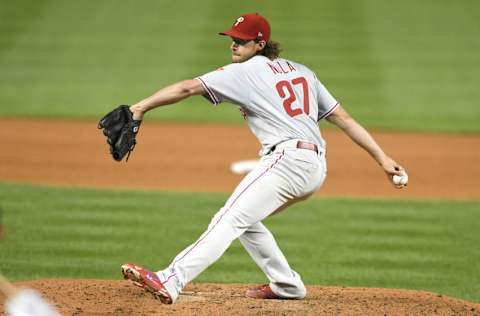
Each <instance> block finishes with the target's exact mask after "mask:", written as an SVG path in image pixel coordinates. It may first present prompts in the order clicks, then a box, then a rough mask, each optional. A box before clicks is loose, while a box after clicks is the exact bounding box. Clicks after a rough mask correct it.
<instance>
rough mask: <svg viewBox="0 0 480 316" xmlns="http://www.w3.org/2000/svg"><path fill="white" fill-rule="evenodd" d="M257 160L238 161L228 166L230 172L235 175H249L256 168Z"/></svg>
mask: <svg viewBox="0 0 480 316" xmlns="http://www.w3.org/2000/svg"><path fill="white" fill-rule="evenodd" d="M258 164H259V161H258V160H240V161H236V162H234V163H232V164H231V165H230V170H231V171H232V172H233V173H235V174H243V173H249V172H250V171H252V170H253V169H255V167H256V166H258Z"/></svg>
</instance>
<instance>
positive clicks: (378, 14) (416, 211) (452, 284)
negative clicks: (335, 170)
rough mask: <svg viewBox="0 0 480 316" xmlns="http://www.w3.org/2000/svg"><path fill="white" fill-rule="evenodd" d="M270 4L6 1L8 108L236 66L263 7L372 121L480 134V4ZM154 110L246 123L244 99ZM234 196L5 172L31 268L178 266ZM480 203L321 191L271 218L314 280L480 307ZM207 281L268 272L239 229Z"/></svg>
mask: <svg viewBox="0 0 480 316" xmlns="http://www.w3.org/2000/svg"><path fill="white" fill-rule="evenodd" d="M257 2H258V1H241V2H238V3H235V5H232V4H231V3H230V2H228V1H221V0H205V1H201V2H200V1H154V0H141V1H133V0H128V1H122V2H121V4H120V3H119V2H117V1H113V0H108V1H107V0H101V1H93V0H87V1H77V2H72V1H60V0H56V1H55V0H45V1H34V0H18V1H2V2H1V4H0V6H1V9H0V118H11V119H12V120H13V119H16V118H29V119H35V120H37V119H39V120H45V122H46V125H48V121H49V120H52V119H56V120H61V119H82V120H87V121H92V122H93V121H96V120H97V119H98V118H99V117H101V116H102V115H103V114H104V113H105V112H107V111H108V110H110V109H112V108H113V107H114V106H116V105H117V104H120V103H126V104H130V103H132V102H135V101H138V100H139V99H140V98H143V97H145V96H148V95H149V94H151V93H152V92H154V91H155V90H156V89H158V88H159V87H161V86H163V85H165V84H168V83H171V82H174V81H177V80H181V79H186V78H192V77H195V76H197V75H200V74H203V73H205V72H208V71H210V70H213V69H216V68H218V67H220V66H222V65H224V64H227V63H228V62H229V54H228V45H229V42H228V40H227V39H225V38H221V37H219V36H217V35H216V34H217V32H218V31H221V30H223V28H224V27H223V26H225V25H229V24H231V21H232V19H234V18H235V17H236V16H237V15H238V14H239V13H243V12H260V13H262V14H264V15H265V16H267V17H268V18H269V19H270V21H271V24H272V26H273V30H274V31H273V33H272V37H273V39H275V40H278V41H279V42H280V43H282V44H283V48H284V54H283V55H284V56H285V57H287V58H291V59H293V60H296V61H298V62H300V63H304V64H307V65H309V66H311V68H312V69H313V70H315V71H316V72H317V74H318V76H319V78H320V80H322V82H323V83H324V84H325V85H326V86H327V87H328V88H329V90H330V91H331V92H332V94H333V95H334V96H335V97H336V98H337V99H339V100H340V101H341V102H342V104H343V105H344V106H345V107H346V108H347V109H348V110H349V111H350V112H351V113H352V114H353V116H354V117H355V118H357V119H358V121H360V122H361V123H362V124H364V125H365V126H366V127H367V128H370V129H372V130H392V131H401V132H407V133H414V132H422V133H432V132H435V133H445V134H447V133H459V134H460V133H468V134H471V135H474V136H475V135H478V134H479V133H480V124H479V122H480V107H479V106H478V100H480V89H478V78H480V55H479V54H478V52H479V51H480V37H479V36H478V34H479V33H480V2H479V1H474V0H459V1H448V0H425V1H415V0H406V1H401V2H398V1H397V2H392V1H383V0H361V1H360V0H350V1H313V0H312V1H305V2H301V3H299V2H295V1H288V0H278V1H264V2H262V3H260V4H258V3H257ZM153 121H157V122H164V121H169V122H190V123H199V124H202V123H207V122H208V123H219V122H222V123H228V124H243V120H242V118H241V116H240V115H239V114H238V110H237V109H235V108H234V107H231V106H228V105H227V106H220V107H218V108H213V107H211V106H209V105H208V104H207V103H206V102H205V101H203V100H201V99H200V98H196V99H192V100H189V101H185V102H182V103H181V104H179V105H177V106H174V107H169V108H165V109H163V110H159V111H157V112H152V114H151V115H150V114H149V115H148V118H147V122H148V123H153ZM322 127H323V126H322ZM245 128H246V127H245ZM20 132H21V131H19V133H20ZM93 132H94V133H98V131H96V130H94V131H93ZM39 133H41V131H39ZM72 137H76V136H75V135H72ZM1 142H2V140H0V144H1ZM59 146H61V144H59ZM7 152H8V148H3V146H2V153H1V154H2V155H4V154H5V155H7ZM32 154H33V155H35V153H32ZM133 159H135V157H133ZM432 159H433V158H432ZM398 160H401V157H398ZM112 163H113V162H112ZM406 167H407V170H408V166H406ZM0 171H1V169H0ZM152 172H154V171H152ZM0 174H1V173H0ZM45 177H46V178H48V175H46V176H45ZM227 197H228V191H226V192H225V193H196V192H191V193H178V192H159V191H139V190H133V189H132V190H130V191H120V190H116V191H115V190H106V189H102V190H97V189H93V188H85V189H74V188H62V187H53V186H42V185H40V184H38V185H24V184H18V183H15V184H14V183H10V182H7V181H5V180H4V179H2V178H1V177H0V216H1V217H0V223H3V225H4V226H5V227H6V228H7V230H6V235H5V239H4V240H3V241H0V272H1V273H3V274H5V275H6V276H8V277H9V278H10V279H11V280H13V281H19V280H32V279H44V278H74V279H75V278H87V279H94V278H97V279H119V276H120V274H119V266H120V264H121V263H123V262H128V261H130V260H135V261H136V260H138V258H141V262H140V263H141V264H144V265H145V266H150V267H159V268H160V267H163V266H165V265H166V264H168V263H169V261H170V260H171V259H172V258H173V257H174V256H175V255H176V254H177V252H178V251H179V250H181V249H183V247H185V246H186V245H188V244H189V243H191V242H192V241H194V239H195V238H197V237H198V236H199V234H200V233H201V232H202V231H203V230H204V229H205V227H206V226H207V224H208V222H209V220H210V218H211V216H212V215H213V214H214V212H215V211H216V210H217V209H218V208H219V207H221V206H222V203H223V202H224V201H225V199H226V198H227ZM479 215H480V201H479V200H472V201H455V202H453V201H445V200H438V201H434V200H418V199H417V200H414V201H409V200H386V199H355V198H352V197H339V198H336V199H332V198H312V199H310V200H308V201H306V202H304V203H301V204H298V205H295V206H293V207H291V208H289V209H288V211H286V212H284V213H281V214H280V215H278V216H275V217H272V218H270V219H268V220H267V221H266V223H267V225H268V226H269V227H270V228H271V229H272V231H273V233H274V235H275V236H276V237H277V239H278V242H279V244H280V246H281V247H282V249H284V251H285V254H286V256H287V258H289V261H290V263H291V265H292V266H293V267H294V268H295V269H296V270H298V271H299V272H301V274H302V276H303V278H304V280H305V282H306V283H307V284H321V285H337V286H361V287H382V288H383V287H384V288H403V289H419V290H428V291H432V292H436V293H441V294H445V295H449V296H453V297H457V298H463V299H467V300H470V301H475V302H480V285H479V284H480V265H479V264H478V263H479V262H480V248H479V246H478V245H479V244H480V223H479V221H478V218H479ZM127 240H128V243H126V241H127ZM133 244H135V247H132V245H133ZM196 281H197V282H222V283H241V282H245V283H247V282H248V283H255V282H264V281H265V279H264V276H263V274H262V273H261V271H260V270H258V268H257V267H256V266H255V265H254V263H253V261H252V260H251V259H250V257H249V256H248V255H247V254H246V252H245V251H244V250H243V249H242V247H241V246H240V244H239V243H238V242H235V243H234V244H233V246H232V247H231V248H230V249H229V250H228V251H227V254H226V255H225V256H223V257H222V258H221V259H220V260H219V261H218V262H217V263H216V264H214V265H213V266H212V267H211V268H209V269H208V270H207V271H206V272H205V273H203V274H201V276H200V277H199V278H198V279H196Z"/></svg>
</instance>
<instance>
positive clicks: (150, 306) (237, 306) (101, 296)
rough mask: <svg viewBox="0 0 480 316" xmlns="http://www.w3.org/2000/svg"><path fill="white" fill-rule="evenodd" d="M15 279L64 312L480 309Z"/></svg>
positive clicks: (389, 298)
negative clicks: (174, 292) (162, 293)
mask: <svg viewBox="0 0 480 316" xmlns="http://www.w3.org/2000/svg"><path fill="white" fill-rule="evenodd" d="M19 285H20V286H25V287H30V288H34V289H37V290H38V291H39V292H40V293H41V294H42V295H43V296H44V297H45V298H47V299H48V300H49V301H50V302H51V303H52V305H54V306H56V307H57V309H58V310H59V311H60V312H61V313H62V314H63V315H118V316H123V315H125V316H126V315H200V316H201V315H480V304H475V303H470V302H466V301H462V300H458V299H453V298H450V297H445V296H441V295H437V294H433V293H428V292H420V291H407V290H392V289H366V288H340V287H320V286H307V288H308V292H309V294H308V296H307V298H306V299H304V300H256V299H249V298H246V297H245V296H244V294H243V293H244V291H245V290H246V289H247V288H248V285H246V284H241V285H239V284H228V285H226V284H191V285H188V286H187V288H186V289H185V290H186V291H185V293H184V294H182V295H181V296H180V297H179V299H178V301H177V302H176V303H175V304H173V305H163V304H161V303H160V302H158V301H156V300H154V299H153V298H152V296H151V295H150V294H148V293H146V292H144V291H143V290H141V289H139V288H137V287H135V286H133V285H131V284H130V283H128V282H127V281H104V280H101V281H100V280H96V281H94V280H43V281H32V282H24V283H19ZM2 303H3V302H2ZM2 305H3V304H2ZM1 313H2V311H0V314H1Z"/></svg>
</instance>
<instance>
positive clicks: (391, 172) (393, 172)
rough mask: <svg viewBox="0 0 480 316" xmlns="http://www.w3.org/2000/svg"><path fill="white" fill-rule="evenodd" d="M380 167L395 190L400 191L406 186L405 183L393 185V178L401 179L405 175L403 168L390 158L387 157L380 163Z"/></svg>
mask: <svg viewBox="0 0 480 316" xmlns="http://www.w3.org/2000/svg"><path fill="white" fill-rule="evenodd" d="M381 166H382V168H383V171H384V172H385V174H386V175H387V178H388V181H390V182H391V183H392V184H393V186H395V188H397V189H402V188H404V187H406V186H407V183H405V184H399V183H395V181H394V176H400V177H402V176H405V175H406V174H407V173H406V171H405V168H403V167H402V166H400V165H399V164H398V163H397V162H396V161H395V160H393V159H392V158H390V157H387V158H385V159H384V160H383V161H382V163H381ZM407 179H408V178H407ZM407 181H408V180H407Z"/></svg>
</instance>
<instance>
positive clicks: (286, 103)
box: [275, 77, 310, 117]
mask: <svg viewBox="0 0 480 316" xmlns="http://www.w3.org/2000/svg"><path fill="white" fill-rule="evenodd" d="M292 85H301V86H302V88H303V109H301V108H295V109H294V108H292V103H293V102H295V101H296V100H297V97H296V96H295V92H294V91H293V86H292ZM275 87H276V88H277V92H278V95H279V96H280V98H282V99H283V107H284V109H285V111H286V112H287V113H288V115H290V116H291V117H294V116H297V115H300V114H302V113H305V114H307V115H308V114H310V100H309V97H308V83H307V80H306V79H305V78H304V77H298V78H295V79H292V81H291V83H290V81H287V80H282V81H279V82H278V83H277V84H276V85H275ZM285 90H286V92H285ZM287 93H288V95H287Z"/></svg>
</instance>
